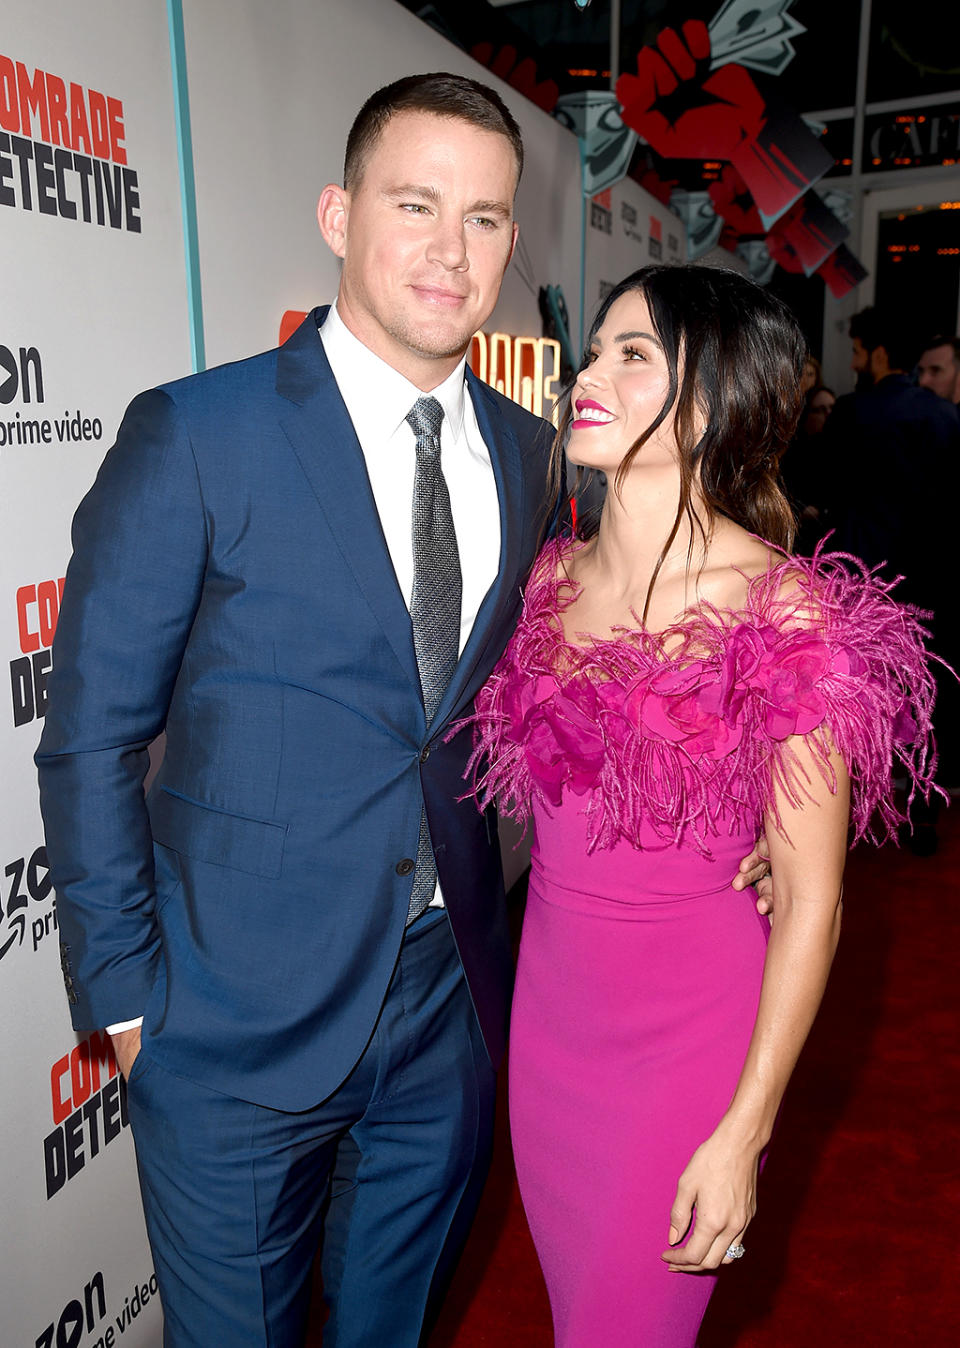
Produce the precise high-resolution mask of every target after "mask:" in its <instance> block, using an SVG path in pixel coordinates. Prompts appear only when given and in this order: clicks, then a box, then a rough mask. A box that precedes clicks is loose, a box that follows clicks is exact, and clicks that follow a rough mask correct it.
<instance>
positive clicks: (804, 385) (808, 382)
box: [800, 360, 817, 396]
mask: <svg viewBox="0 0 960 1348" xmlns="http://www.w3.org/2000/svg"><path fill="white" fill-rule="evenodd" d="M816 382H817V367H816V365H814V363H813V361H812V360H805V361H804V362H803V373H802V374H801V376H800V392H801V393H802V394H803V395H804V396H806V395H807V394H808V393H809V392H810V390H811V389H812V388H814V387H815V386H816Z"/></svg>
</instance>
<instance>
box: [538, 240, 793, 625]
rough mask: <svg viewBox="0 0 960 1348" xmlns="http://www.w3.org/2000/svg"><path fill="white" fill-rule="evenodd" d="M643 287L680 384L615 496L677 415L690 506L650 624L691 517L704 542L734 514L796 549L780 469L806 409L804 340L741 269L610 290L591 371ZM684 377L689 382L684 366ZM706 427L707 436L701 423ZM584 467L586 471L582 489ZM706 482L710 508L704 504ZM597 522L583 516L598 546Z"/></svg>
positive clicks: (658, 274)
mask: <svg viewBox="0 0 960 1348" xmlns="http://www.w3.org/2000/svg"><path fill="white" fill-rule="evenodd" d="M632 291H639V292H640V293H641V294H642V295H643V297H644V299H645V300H646V302H647V307H648V308H649V310H650V318H651V320H652V323H653V328H654V332H655V334H656V336H657V338H658V340H659V341H660V343H661V345H662V347H663V350H664V353H665V355H666V360H667V366H668V371H669V376H670V385H669V389H668V391H667V396H666V399H665V401H664V404H663V406H662V407H661V408H660V411H659V412H658V413H657V416H656V417H655V418H654V420H653V421H652V422H651V424H650V425H649V426H648V427H647V429H646V430H645V431H644V432H643V434H642V435H641V436H640V437H639V438H638V439H637V440H636V441H635V442H634V443H633V444H632V445H631V446H630V448H629V449H628V450H627V452H626V454H625V455H624V457H623V460H622V462H621V463H620V466H619V468H618V469H617V473H616V477H615V478H614V481H613V484H612V485H613V490H614V491H616V492H619V491H620V490H621V489H622V486H623V482H624V479H625V478H626V475H627V473H628V472H629V471H630V465H631V464H632V463H633V461H634V459H635V458H636V456H637V455H638V454H639V453H640V451H641V450H642V449H643V446H644V445H645V444H646V443H647V441H648V440H649V439H650V437H651V435H653V434H654V433H655V432H656V430H657V429H658V427H659V426H661V425H662V424H663V422H664V420H665V419H666V418H667V416H668V415H669V413H670V409H671V408H673V407H676V420H675V427H676V437H677V447H678V450H679V459H680V503H679V505H678V507H677V514H676V518H675V519H674V521H673V526H672V528H671V530H670V534H669V537H668V538H667V541H666V542H665V543H664V545H663V549H662V550H661V553H660V556H659V558H658V560H657V564H656V566H655V568H654V572H653V576H652V578H651V581H650V587H649V590H648V592H647V601H646V605H645V607H644V617H646V613H647V610H648V608H649V605H650V595H651V593H652V591H653V586H654V583H655V582H656V579H657V575H658V574H659V571H660V568H661V566H662V565H663V562H664V559H665V558H666V556H667V553H668V552H669V549H670V547H671V545H672V544H673V541H674V539H675V538H676V536H677V533H678V532H679V529H680V525H681V523H682V521H683V519H684V517H686V518H687V519H688V520H689V522H690V525H691V543H690V548H691V553H690V555H691V556H692V548H693V530H694V529H697V530H699V532H700V534H701V536H702V537H703V538H704V539H705V538H706V536H707V530H708V528H709V525H710V523H711V521H712V519H713V518H715V517H716V516H725V517H726V518H728V519H731V520H733V521H734V522H735V523H736V524H740V525H742V526H743V528H745V529H748V530H749V531H750V532H751V533H753V534H758V535H759V536H760V537H761V538H763V539H765V540H766V541H767V542H769V543H772V544H773V545H774V546H775V547H777V548H780V549H781V550H782V551H784V552H789V550H790V548H791V546H792V544H793V538H794V534H795V531H796V524H795V521H794V517H793V512H792V511H791V509H790V505H789V502H788V501H787V498H786V496H785V495H784V493H783V491H782V489H781V487H780V483H779V480H778V476H779V475H778V468H779V463H780V459H781V458H782V456H783V454H784V452H785V450H786V448H787V446H788V445H789V443H790V440H791V438H792V436H793V434H794V431H795V430H796V426H797V421H798V419H799V416H800V411H801V407H802V397H801V394H800V375H801V372H802V370H803V361H804V356H805V355H806V343H805V341H804V339H803V336H802V334H801V332H800V329H799V327H798V326H797V322H796V320H795V319H794V317H793V315H792V314H791V313H790V311H789V309H787V307H786V306H785V305H784V304H782V303H781V302H780V300H778V299H777V298H776V297H775V296H774V295H771V294H769V292H767V291H766V290H763V289H761V287H760V286H758V285H756V284H755V283H754V282H753V281H751V280H748V279H747V278H746V277H745V276H741V275H740V273H739V272H736V271H732V270H729V269H727V268H720V267H706V266H696V265H692V266H683V267H642V268H641V269H640V270H639V271H635V272H633V273H632V274H631V275H630V276H628V277H626V279H625V280H623V281H621V282H620V284H619V285H617V286H615V287H614V288H613V290H611V292H610V294H609V295H607V297H606V298H605V299H604V301H603V303H602V304H601V306H600V308H599V310H598V311H597V316H596V318H595V319H594V320H593V325H592V327H591V329H590V336H589V338H588V341H587V347H586V351H585V352H584V357H583V362H582V364H581V367H580V368H581V369H584V368H585V366H586V364H587V359H588V355H589V351H590V347H591V344H592V343H593V340H594V338H595V336H596V334H597V331H598V330H599V328H600V327H601V326H602V324H603V322H604V320H605V318H606V316H607V314H608V313H609V311H610V308H611V307H612V306H613V305H614V304H615V303H616V302H617V300H618V299H620V298H621V296H623V295H627V294H629V293H631V292H632ZM681 367H682V370H683V373H682V375H681V373H680V370H681ZM572 392H573V390H572V389H571V390H569V391H568V392H567V394H566V396H565V399H564V404H563V411H562V415H561V418H560V424H559V429H558V431H557V435H556V437H555V440H554V446H553V453H552V456H551V467H550V473H551V489H552V490H551V497H552V499H557V496H558V495H559V493H560V492H561V490H562V489H563V482H564V473H565V454H564V451H565V446H566V441H567V434H568V431H569V427H570V422H571V420H572V415H573V413H572ZM704 422H706V429H705V430H704V431H703V433H702V434H700V433H699V427H700V426H702V425H703V424H704ZM582 474H583V470H582V469H579V470H578V473H577V488H578V489H579V487H580V484H581V481H582ZM695 483H697V484H698V487H699V493H700V495H701V496H702V498H703V501H704V503H705V505H706V508H707V512H708V519H707V521H706V522H705V521H703V520H701V519H700V517H699V515H698V514H697V511H696V509H695V506H694V500H693V491H694V484H695ZM598 528H599V519H598V518H597V517H593V518H592V519H589V518H588V519H585V520H584V521H583V524H582V527H578V530H577V532H578V534H579V536H581V537H584V538H588V537H590V536H591V535H592V534H594V533H596V531H597V529H598Z"/></svg>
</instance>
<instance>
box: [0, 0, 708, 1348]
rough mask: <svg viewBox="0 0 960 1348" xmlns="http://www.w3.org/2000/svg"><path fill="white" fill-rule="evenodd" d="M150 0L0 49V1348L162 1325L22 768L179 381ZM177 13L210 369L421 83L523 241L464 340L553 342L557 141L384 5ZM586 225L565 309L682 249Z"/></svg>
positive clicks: (297, 4)
mask: <svg viewBox="0 0 960 1348" xmlns="http://www.w3.org/2000/svg"><path fill="white" fill-rule="evenodd" d="M176 8H177V6H176V5H174V10H176ZM166 9H167V7H166V6H164V5H162V4H160V3H159V0H87V3H85V4H84V5H83V6H78V5H76V4H75V3H72V2H71V0H47V3H45V4H44V5H42V6H40V5H37V4H36V3H35V0H5V4H4V23H3V26H2V33H0V247H2V257H3V268H2V280H0V287H2V290H0V633H2V640H3V643H4V647H3V652H4V653H3V660H4V661H5V664H6V666H7V668H8V669H9V678H10V684H9V687H10V695H9V698H8V699H7V700H6V702H5V705H6V708H7V710H6V712H5V713H3V714H2V716H0V750H2V766H3V771H2V775H0V849H2V854H0V872H2V874H0V884H2V889H0V1024H2V1026H3V1030H2V1036H3V1038H2V1045H3V1051H2V1055H0V1102H2V1103H0V1147H2V1155H3V1157H4V1164H5V1170H4V1175H3V1193H4V1204H3V1208H4V1222H3V1236H2V1238H0V1240H2V1246H0V1255H2V1266H3V1275H4V1276H3V1288H4V1301H3V1308H2V1311H0V1342H2V1344H3V1345H4V1348H6V1346H7V1345H10V1346H11V1348H20V1346H21V1345H23V1346H24V1348H27V1346H32V1345H43V1348H47V1345H49V1348H114V1345H117V1344H121V1343H122V1344H124V1345H125V1348H126V1346H127V1345H129V1346H130V1348H153V1346H154V1345H158V1344H159V1342H160V1334H161V1317H160V1314H159V1307H158V1302H157V1299H156V1296H155V1294H154V1289H155V1283H152V1282H151V1279H152V1267H151V1262H150V1255H149V1250H148V1248H147V1244H146V1239H145V1235H144V1231H143V1220H142V1214H141V1212H140V1207H139V1198H138V1194H137V1188H136V1180H135V1163H134V1157H133V1150H132V1146H131V1143H130V1136H129V1130H128V1129H127V1128H126V1126H125V1125H126V1117H125V1105H124V1099H123V1095H122V1092H121V1090H120V1084H119V1078H118V1076H117V1073H116V1066H115V1063H114V1062H113V1060H112V1056H111V1052H110V1049H109V1045H108V1043H107V1041H106V1038H105V1037H101V1036H99V1035H96V1036H90V1035H81V1036H77V1035H75V1034H74V1033H73V1031H72V1030H71V1028H70V1022H69V1016H68V1012H67V1004H66V999H65V997H64V994H63V987H62V981H61V977H60V969H59V959H58V950H57V946H58V933H57V926H56V912H55V904H54V896H53V895H52V893H51V892H50V889H49V880H48V878H47V873H46V866H45V856H44V851H43V839H42V830H41V824H40V818H39V812H38V808H37V796H36V786H35V773H34V768H33V763H32V755H33V752H34V749H35V747H36V742H37V738H38V735H39V730H40V727H41V725H42V718H43V712H44V698H45V676H46V674H47V672H48V670H49V667H50V660H51V656H50V645H51V642H52V639H53V632H54V630H55V626H56V616H57V610H58V602H59V584H60V581H61V578H62V577H63V575H64V571H65V568H66V564H67V560H68V557H69V551H70V542H69V525H70V520H71V517H72V514H73V511H74V509H75V508H76V505H77V502H78V501H79V499H80V497H81V496H82V495H83V493H84V492H85V490H86V489H87V487H88V486H89V484H90V482H91V481H92V479H93V477H94V475H95V473H96V470H97V467H98V465H99V463H100V460H101V459H102V457H103V454H104V453H105V451H106V449H107V448H108V446H109V445H110V443H111V442H112V440H113V436H114V433H115V431H116V428H117V425H118V424H119V420H120V417H121V415H122V412H123V409H124V407H125V405H126V403H127V402H128V401H129V399H130V398H131V397H132V396H133V394H134V393H136V392H137V391H138V390H139V389H141V388H144V387H149V386H151V385H152V384H155V383H157V382H160V381H163V380H165V379H169V378H174V377H177V376H179V375H181V374H185V373H188V372H189V370H190V367H191V346H190V313H189V310H188V302H187V282H186V272H185V263H184V243H183V231H182V226H181V195H182V190H181V179H180V173H179V170H178V159H177V123H176V116H175V106H174V95H173V87H172V78H171V74H172V71H171V55H170V43H169V37H168V30H167V13H166ZM183 17H184V34H185V46H186V64H187V76H188V81H189V97H190V110H191V116H192V132H193V154H194V159H193V163H194V167H195V176H196V222H197V229H198V236H199V256H200V273H199V274H200V282H201V291H202V314H203V325H204V335H205V348H206V363H207V364H214V363H217V362H220V361H223V360H230V359H235V358H238V357H241V356H244V355H247V354H249V353H250V352H252V351H255V350H261V349H264V348H266V347H269V346H272V345H274V344H275V342H276V338H277V332H278V326H279V322H280V318H281V316H282V314H283V312H284V311H285V310H287V309H308V308H310V307H311V306H312V305H314V304H316V303H323V302H328V301H330V300H332V299H333V297H334V295H335V293H336V288H337V279H338V270H337V269H338V263H337V262H336V260H335V259H334V258H333V257H332V256H331V255H330V254H329V253H328V252H327V250H326V248H325V246H324V244H323V242H322V240H321V238H320V235H319V231H318V230H317V225H316V215H315V209H316V201H317V197H318V195H319V191H320V189H321V187H322V186H323V185H324V183H325V182H327V181H330V180H339V178H340V174H341V166H342V152H343V145H344V142H345V139H346V133H347V129H348V127H349V124H350V121H351V119H352V117H353V115H354V113H355V112H356V110H357V108H358V107H359V105H360V103H361V102H362V101H363V99H364V98H365V97H366V96H367V94H368V93H369V92H371V91H372V90H373V89H374V88H376V87H377V86H379V85H381V84H383V83H386V82H388V81H390V80H392V79H395V78H397V77H399V76H401V75H404V74H410V73H413V72H416V71H419V70H428V69H449V70H453V71H458V72H461V73H465V74H470V75H473V76H475V77H477V78H480V79H484V80H486V81H488V82H489V83H492V84H494V85H495V86H497V87H498V88H499V90H500V92H501V93H502V94H503V97H504V98H505V100H506V101H507V103H508V104H509V106H510V107H511V109H512V110H513V112H514V114H515V115H516V117H517V119H518V121H519V122H520V124H521V127H522V130H523V134H524V140H525V142H526V147H527V168H526V172H525V174H524V180H523V184H522V187H521V192H520V199H519V207H518V214H519V218H520V222H521V239H522V244H521V248H520V250H519V252H518V255H517V257H516V259H515V261H514V263H513V264H512V266H511V269H510V271H509V273H508V276H507V280H506V284H505V286H504V290H503V295H502V298H501V301H500V304H499V306H498V309H497V311H496V313H495V315H494V316H493V318H492V319H491V320H490V322H489V324H488V330H490V331H493V330H500V331H504V332H508V333H512V334H514V335H536V334H538V333H539V332H540V330H541V327H540V315H539V310H538V305H537V290H538V288H539V287H540V286H542V285H547V284H552V285H559V286H562V288H563V291H564V294H565V296H566V300H567V303H568V306H569V310H570V317H571V329H572V336H573V339H574V345H575V346H576V345H577V344H578V340H579V312H578V301H579V282H580V257H581V232H580V231H581V211H580V192H579V180H580V174H579V160H578V155H577V146H576V142H575V140H574V138H573V137H572V136H571V135H570V133H569V132H567V131H566V130H564V129H563V128H562V127H561V126H560V125H559V124H558V123H556V122H555V121H554V120H553V119H552V118H550V117H548V116H546V115H545V114H544V113H542V112H541V111H540V110H539V109H537V108H535V107H534V106H533V105H532V104H530V103H528V102H527V101H526V100H525V99H524V98H522V97H521V96H520V95H519V94H517V93H515V91H513V90H512V89H510V88H508V87H507V86H505V85H502V84H501V83H500V82H499V81H497V80H496V79H495V78H494V77H492V76H490V75H489V74H488V73H487V72H486V71H484V70H483V69H482V68H481V67H479V66H477V65H476V64H475V63H474V62H473V61H472V60H471V59H470V58H469V57H468V56H466V55H465V54H464V53H462V52H460V51H459V50H457V49H456V48H454V47H452V46H451V45H450V44H448V43H447V42H446V41H445V40H444V39H443V38H441V37H440V36H439V35H437V34H436V33H434V32H433V31H432V30H431V29H429V28H428V27H426V26H425V25H424V24H422V23H421V22H420V21H419V20H417V19H415V18H414V17H413V16H412V15H411V14H410V13H409V12H408V11H407V10H405V9H403V8H402V7H401V6H399V5H397V4H394V3H393V0H271V3H269V4H267V3H264V2H263V0H184V4H183ZM37 72H40V74H39V75H38V74H37ZM21 95H22V97H21ZM610 215H611V220H610V229H609V230H607V229H605V228H603V227H602V225H600V226H597V227H590V228H588V231H587V241H586V243H587V247H586V258H587V269H586V270H587V277H588V284H587V291H586V299H587V306H588V309H592V308H593V307H594V306H595V304H596V302H597V300H598V299H599V297H600V294H601V293H602V286H603V285H604V284H606V283H611V282H613V281H615V280H617V279H618V278H619V277H620V276H622V275H623V274H624V273H625V272H627V271H629V270H632V269H633V268H634V267H636V266H639V265H642V263H643V262H645V261H647V260H650V259H651V258H652V257H653V256H654V255H655V252H656V249H655V248H654V247H653V246H652V245H651V239H652V238H653V237H654V236H655V235H656V234H657V233H658V232H659V234H660V236H661V249H662V255H663V257H664V259H665V260H681V259H682V256H683V252H684V249H683V240H682V236H681V231H680V227H679V222H678V221H677V220H676V219H675V217H673V216H671V215H670V214H669V212H667V211H666V209H665V208H664V207H662V206H660V205H659V203H657V202H655V201H654V200H653V199H652V198H651V197H649V196H648V195H647V194H646V193H645V192H643V191H642V190H641V189H640V188H639V187H637V186H636V185H635V184H633V183H629V182H628V183H624V184H621V185H620V187H618V188H615V189H613V192H612V195H611V202H610ZM598 218H599V217H598ZM654 222H658V223H656V224H655V223H654ZM672 238H676V239H677V240H678V242H677V244H676V247H675V248H674V246H673V245H672V244H671V243H670V240H671V239H672ZM516 864H517V861H516V857H514V858H512V859H511V860H510V865H511V867H512V869H514V870H515V869H516Z"/></svg>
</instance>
